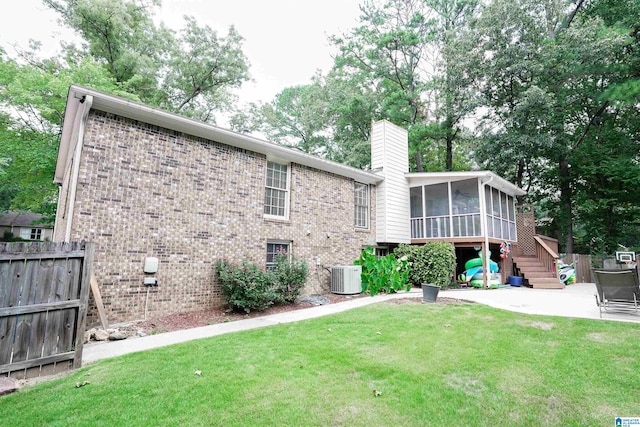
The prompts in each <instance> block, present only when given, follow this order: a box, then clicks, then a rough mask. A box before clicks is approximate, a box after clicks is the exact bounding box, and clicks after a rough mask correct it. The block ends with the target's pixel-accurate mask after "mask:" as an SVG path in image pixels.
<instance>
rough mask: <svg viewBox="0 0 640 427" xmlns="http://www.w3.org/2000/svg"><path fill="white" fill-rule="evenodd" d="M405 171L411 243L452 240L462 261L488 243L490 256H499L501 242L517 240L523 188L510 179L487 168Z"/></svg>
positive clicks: (474, 254)
mask: <svg viewBox="0 0 640 427" xmlns="http://www.w3.org/2000/svg"><path fill="white" fill-rule="evenodd" d="M405 176H406V178H407V181H408V183H409V195H410V221H411V243H414V244H419V243H424V242H427V241H433V240H437V241H448V242H452V243H453V244H454V245H455V246H456V253H457V255H458V260H459V262H461V263H462V264H463V263H464V260H465V259H468V258H473V257H477V256H478V251H479V250H480V249H481V248H482V249H484V248H485V247H489V250H490V252H491V259H492V260H494V261H496V262H500V255H499V248H500V245H501V244H502V243H503V242H507V243H513V242H517V240H518V236H517V229H516V209H515V205H516V200H515V199H516V197H517V196H521V195H524V194H525V192H524V191H523V190H521V189H520V188H518V187H517V186H515V185H513V184H512V183H510V182H509V181H507V180H505V179H503V178H501V177H499V176H498V175H496V174H495V173H493V172H489V171H474V172H441V173H433V172H425V173H408V174H406V175H405ZM462 264H461V265H460V266H459V268H458V270H460V269H461V268H462Z"/></svg>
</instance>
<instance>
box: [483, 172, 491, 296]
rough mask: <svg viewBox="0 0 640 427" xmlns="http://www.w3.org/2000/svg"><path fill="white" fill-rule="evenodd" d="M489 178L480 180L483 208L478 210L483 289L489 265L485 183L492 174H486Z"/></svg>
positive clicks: (485, 285)
mask: <svg viewBox="0 0 640 427" xmlns="http://www.w3.org/2000/svg"><path fill="white" fill-rule="evenodd" d="M488 177H489V180H488V181H483V182H482V193H481V194H482V206H483V208H482V209H480V212H482V211H484V215H483V216H482V217H483V218H482V227H483V228H484V230H483V231H484V233H483V234H484V253H483V255H484V256H483V260H482V272H483V273H484V274H483V275H482V276H483V279H482V280H483V283H482V286H483V288H484V289H486V288H487V277H488V276H489V270H488V269H489V267H490V265H491V255H490V254H489V224H488V223H487V197H486V194H487V184H489V183H490V182H491V181H493V175H488Z"/></svg>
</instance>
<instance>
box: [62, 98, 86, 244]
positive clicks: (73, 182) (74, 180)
mask: <svg viewBox="0 0 640 427" xmlns="http://www.w3.org/2000/svg"><path fill="white" fill-rule="evenodd" d="M79 102H80V103H81V104H82V106H81V108H80V109H79V110H78V112H77V113H76V122H75V123H77V124H78V134H77V138H76V146H75V147H74V153H73V157H72V159H73V170H72V171H71V177H70V179H69V186H70V188H69V203H68V207H69V208H68V211H67V225H66V227H65V231H64V241H65V242H69V241H70V240H71V225H72V222H73V210H74V207H75V203H76V190H77V188H78V174H79V173H80V155H81V154H82V146H83V144H84V128H85V126H86V124H87V117H89V110H91V105H92V104H93V96H91V95H85V96H84V97H82V99H81V100H80V101H79ZM78 116H80V120H78Z"/></svg>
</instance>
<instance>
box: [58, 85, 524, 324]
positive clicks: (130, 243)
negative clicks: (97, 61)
mask: <svg viewBox="0 0 640 427" xmlns="http://www.w3.org/2000/svg"><path fill="white" fill-rule="evenodd" d="M371 152H372V170H371V171H363V170H359V169H355V168H351V167H348V166H345V165H342V164H338V163H335V162H331V161H327V160H324V159H321V158H318V157H314V156H311V155H308V154H305V153H302V152H300V151H298V150H294V149H290V148H287V147H283V146H280V145H277V144H273V143H270V142H267V141H264V140H262V139H259V138H255V137H253V136H250V135H245V134H239V133H235V132H231V131H229V130H225V129H221V128H218V127H216V126H212V125H209V124H206V123H202V122H199V121H196V120H193V119H189V118H186V117H182V116H179V115H177V114H173V113H169V112H166V111H162V110H158V109H155V108H151V107H149V106H145V105H141V104H138V103H135V102H132V101H129V100H126V99H123V98H120V97H117V96H113V95H108V94H105V93H102V92H98V91H95V90H92V89H89V88H85V87H80V86H75V85H74V86H71V88H70V89H69V95H68V99H67V106H66V111H65V119H64V124H63V130H62V137H61V141H60V151H59V153H58V161H57V164H56V171H55V179H54V181H55V182H56V183H57V184H58V185H59V186H60V193H59V200H58V210H57V217H56V223H55V229H54V236H53V240H55V241H80V240H86V241H90V242H93V243H95V247H96V249H95V254H94V266H93V268H94V272H95V275H96V278H97V281H98V283H99V287H100V290H101V294H102V298H103V301H104V304H105V308H106V311H107V316H108V318H109V320H110V321H111V322H116V321H127V320H134V319H142V318H144V317H145V315H147V316H154V315H160V314H168V313H175V312H179V311H191V310H198V309H204V308H208V307H212V306H216V305H220V304H221V303H222V302H223V301H222V295H221V289H220V287H219V286H218V285H217V283H216V280H215V277H214V264H215V262H216V261H217V260H219V259H225V260H228V261H231V262H240V261H242V260H247V261H249V262H252V263H256V264H259V265H265V266H268V264H269V263H270V262H271V261H272V259H273V254H274V253H275V252H276V251H278V250H282V249H285V250H287V251H288V252H289V253H291V254H293V256H295V257H297V258H301V259H305V260H306V261H307V263H308V265H309V267H310V275H309V281H308V284H307V288H306V293H309V294H310V293H317V292H320V291H326V290H328V288H329V281H330V275H329V272H328V268H330V267H332V266H335V265H344V264H351V263H352V262H353V261H354V260H355V259H356V258H357V257H358V254H359V253H360V251H361V250H362V249H363V248H364V247H366V246H376V247H378V248H380V251H382V252H384V251H385V250H386V249H387V248H390V247H393V246H395V245H397V244H400V243H417V244H419V243H423V242H425V241H427V240H430V239H435V240H448V241H452V242H453V243H454V244H456V245H458V246H460V245H462V246H464V245H467V246H469V245H471V246H476V245H478V246H480V245H485V244H493V245H495V244H496V243H498V242H500V241H502V240H503V239H508V240H510V241H514V242H515V241H516V236H515V232H514V233H511V234H510V235H509V234H507V235H504V236H502V235H499V234H498V235H496V234H495V232H493V231H492V232H491V233H493V234H487V233H485V230H490V228H489V227H488V226H487V223H486V222H483V221H484V220H480V219H481V218H485V217H487V218H490V219H491V218H492V217H491V215H490V214H491V213H490V212H486V211H485V201H484V199H485V193H486V194H493V193H492V191H494V190H495V191H497V193H496V194H498V197H504V202H505V203H507V201H510V203H509V204H508V205H505V206H507V208H505V209H504V213H503V216H504V220H505V221H507V222H508V221H510V223H507V224H506V225H507V230H509V226H510V225H512V223H513V222H514V206H513V197H514V195H519V194H522V193H523V192H522V190H520V189H518V188H517V187H515V186H514V185H513V184H510V183H508V182H507V181H505V180H503V179H502V178H500V177H498V176H497V175H495V174H493V173H491V172H469V173H455V172H452V173H448V174H425V173H422V174H412V173H409V165H408V142H407V132H406V131H405V130H403V129H401V128H400V127H398V126H395V125H393V124H391V123H389V122H386V121H381V122H376V123H374V124H373V125H372V136H371ZM456 182H457V183H458V184H456ZM442 183H445V187H442ZM432 185H433V187H431V186H432ZM447 186H448V187H447ZM456 186H457V187H456ZM458 187H460V189H462V190H464V192H466V193H469V189H473V188H475V189H476V190H474V191H475V192H474V194H475V196H473V197H475V199H477V200H476V202H473V203H467V204H466V205H465V206H466V207H469V208H471V207H473V209H476V210H477V212H476V211H473V212H471V211H469V212H467V213H465V215H467V216H465V217H464V218H463V217H461V216H460V215H462V213H460V214H458V213H457V211H456V212H455V213H454V211H453V210H452V209H453V208H446V209H445V210H446V212H443V213H446V214H447V215H445V216H443V215H441V212H436V214H437V215H435V214H433V212H435V211H433V209H430V206H431V205H433V206H436V207H438V209H442V207H443V206H446V205H447V203H448V206H454V207H455V206H458V205H457V204H455V203H454V202H452V201H449V202H446V201H444V202H443V201H442V200H435V199H434V197H436V198H438V197H440V198H442V197H444V196H445V195H447V194H448V196H447V197H453V195H454V193H453V190H454V189H456V188H458ZM447 188H448V190H447ZM431 189H434V191H431ZM443 189H444V190H445V191H444V192H443V191H442V190H443ZM435 190H437V191H435ZM495 191H494V192H495ZM418 192H419V193H420V198H418V197H417V194H418ZM501 195H502V196H501ZM423 197H424V198H423ZM489 200H490V199H489ZM497 200H501V199H497ZM443 203H444V204H443ZM498 204H499V203H498ZM423 208H424V209H423ZM447 209H449V210H447ZM432 211H433V212H432ZM499 212H501V211H500V210H499ZM494 216H495V215H494ZM460 218H463V219H465V220H466V221H467V223H468V224H470V225H468V226H466V227H465V228H464V229H461V228H460V226H457V228H456V226H455V224H454V223H456V221H458V220H459V219H460ZM497 219H499V220H503V218H502V217H501V216H500V214H498V216H497ZM446 223H448V224H450V225H451V226H446V227H445V226H444V225H443V226H440V225H437V224H446ZM434 224H435V225H434ZM418 227H419V228H420V230H422V231H420V230H419V229H418ZM434 227H435V228H434ZM438 227H440V228H438ZM496 230H497V228H496ZM433 231H435V234H434V233H433ZM447 233H449V234H447ZM147 258H157V259H158V261H159V268H158V270H157V272H156V273H154V274H153V278H155V279H157V284H158V286H152V287H146V286H145V285H144V280H145V278H148V277H149V275H148V274H145V272H144V264H145V260H146V259H147ZM92 316H93V318H92ZM91 320H93V321H95V313H93V314H92V313H90V321H91Z"/></svg>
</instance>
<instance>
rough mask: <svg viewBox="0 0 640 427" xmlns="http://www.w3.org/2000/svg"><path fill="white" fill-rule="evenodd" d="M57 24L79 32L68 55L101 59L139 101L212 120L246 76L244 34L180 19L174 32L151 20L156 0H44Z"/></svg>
mask: <svg viewBox="0 0 640 427" xmlns="http://www.w3.org/2000/svg"><path fill="white" fill-rule="evenodd" d="M43 2H44V4H45V5H47V6H49V7H50V8H52V9H53V10H55V11H57V12H58V13H59V14H60V17H61V23H62V24H64V25H67V26H69V27H71V28H73V29H74V30H76V31H78V33H79V34H80V35H82V37H83V41H84V43H83V45H82V46H79V47H78V46H75V45H71V44H66V45H65V50H66V52H67V54H68V55H72V56H79V57H91V58H93V59H94V60H96V61H98V62H101V63H103V64H104V67H105V68H106V69H107V71H108V72H109V74H110V75H111V76H112V77H113V78H114V79H115V80H116V82H117V83H118V86H119V87H120V88H122V89H123V90H125V91H127V92H130V93H134V94H136V95H137V96H139V97H140V99H141V100H142V102H144V103H147V104H150V105H153V106H157V107H160V108H164V109H167V110H170V111H174V112H178V113H180V114H183V115H188V116H194V117H197V118H199V119H202V120H206V121H210V120H214V115H213V114H212V113H213V112H214V111H220V110H221V109H225V108H229V107H230V105H231V104H232V101H233V100H234V98H233V96H232V95H231V93H230V92H229V89H233V88H238V87H240V85H241V84H242V83H243V82H244V81H246V80H248V78H249V76H248V65H247V59H246V57H245V56H244V54H243V52H242V41H243V39H242V37H241V36H240V35H239V34H238V33H237V31H236V30H235V29H234V28H233V27H231V28H230V29H229V33H228V34H227V36H226V37H220V36H218V34H217V32H216V31H215V30H213V29H212V28H211V27H209V26H202V27H201V26H199V25H198V23H197V21H196V20H195V19H194V18H192V17H185V28H184V29H183V30H182V31H181V33H180V36H179V37H178V36H177V35H176V33H175V32H174V31H172V30H170V29H168V28H166V27H165V26H163V25H160V26H156V25H155V24H154V22H153V12H154V7H156V6H158V5H159V4H160V1H159V0H43Z"/></svg>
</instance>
